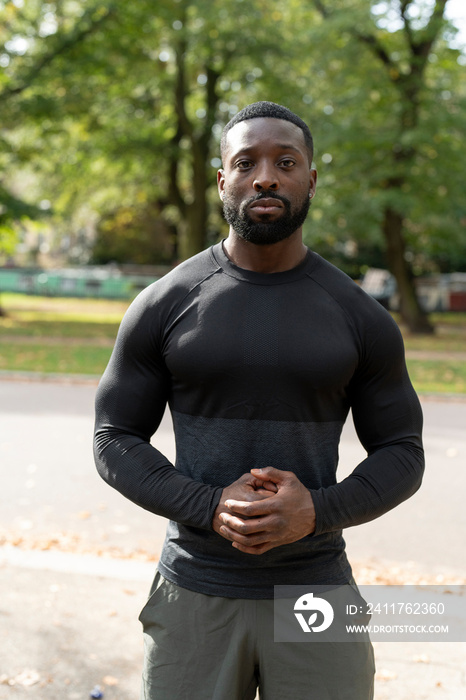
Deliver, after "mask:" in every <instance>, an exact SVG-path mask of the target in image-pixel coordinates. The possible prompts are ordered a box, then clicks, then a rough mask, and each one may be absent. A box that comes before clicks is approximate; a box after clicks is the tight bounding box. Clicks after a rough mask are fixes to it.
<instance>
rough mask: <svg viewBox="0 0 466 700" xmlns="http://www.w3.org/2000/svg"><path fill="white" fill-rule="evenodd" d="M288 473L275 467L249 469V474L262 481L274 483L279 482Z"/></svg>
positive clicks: (287, 475)
mask: <svg viewBox="0 0 466 700" xmlns="http://www.w3.org/2000/svg"><path fill="white" fill-rule="evenodd" d="M290 473H292V472H286V471H283V470H282V469H275V467H264V468H263V469H251V474H252V475H253V476H255V477H257V478H259V479H262V480H263V481H272V482H274V483H275V484H281V483H283V481H284V480H285V479H286V478H287V477H289V475H290Z"/></svg>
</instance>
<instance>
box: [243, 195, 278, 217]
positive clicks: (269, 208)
mask: <svg viewBox="0 0 466 700" xmlns="http://www.w3.org/2000/svg"><path fill="white" fill-rule="evenodd" d="M250 209H254V211H255V212H256V213H257V214H272V213H273V212H275V211H277V210H278V209H283V203H282V202H281V201H280V200H279V199H275V198H274V197H264V198H262V199H256V200H254V202H252V204H250Z"/></svg>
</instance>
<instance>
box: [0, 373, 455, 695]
mask: <svg viewBox="0 0 466 700" xmlns="http://www.w3.org/2000/svg"><path fill="white" fill-rule="evenodd" d="M94 392H95V386H93V385H92V384H82V385H75V384H64V383H47V382H12V381H5V380H4V381H0V414H1V415H0V460H1V468H2V474H3V477H4V478H3V488H2V490H1V492H0V533H3V535H4V537H5V541H7V542H8V541H9V542H12V541H14V540H15V538H16V541H17V542H18V543H21V542H22V543H23V545H24V548H18V547H11V546H4V547H0V649H1V650H2V658H1V661H0V700H4V699H5V700H23V699H24V700H26V698H28V699H30V698H31V699H33V700H80V699H81V698H82V699H84V698H87V697H88V696H89V691H90V690H91V689H92V688H93V686H94V685H96V684H100V685H101V686H102V687H103V688H104V690H105V700H135V698H136V697H137V695H138V687H139V671H140V665H141V654H142V649H141V635H140V628H139V623H138V622H137V613H138V611H139V610H140V608H141V607H142V605H143V603H144V600H145V596H146V592H147V590H148V587H149V584H150V580H151V577H152V574H153V568H154V564H153V563H148V562H146V563H144V562H143V561H137V560H132V561H128V560H126V561H124V560H123V561H121V560H119V561H118V560H117V561H115V560H113V559H105V558H104V555H108V554H109V553H110V554H111V553H112V548H113V549H114V550H115V551H114V553H117V552H116V550H118V553H121V551H122V550H123V553H125V552H126V554H127V555H129V554H130V553H134V552H135V550H137V549H139V550H141V551H142V552H150V553H151V554H152V555H154V556H156V555H157V553H158V552H159V551H160V546H161V543H162V539H163V531H164V521H163V519H162V518H157V517H155V516H152V515H150V514H148V513H145V512H144V511H142V510H141V509H139V508H137V507H136V506H134V505H133V504H131V503H129V502H128V501H126V500H125V499H123V498H122V497H121V496H120V495H119V494H118V493H116V492H114V491H113V490H112V489H110V488H109V487H108V486H107V485H106V484H104V482H102V481H101V480H100V478H99V477H98V476H97V474H96V472H95V469H94V466H93V461H92V454H91V435H92V426H93V396H94ZM423 408H424V414H425V423H426V430H425V443H426V449H427V464H428V466H427V472H426V478H425V481H424V485H423V488H422V489H421V490H420V491H419V492H418V494H417V495H416V496H415V497H414V498H413V499H410V500H409V501H408V502H407V503H405V504H403V505H402V506H400V507H399V508H397V509H396V510H395V511H393V512H392V513H389V514H387V515H385V516H384V517H383V518H380V519H379V520H377V521H374V522H373V523H369V524H367V525H365V526H361V527H359V528H353V529H350V530H348V531H347V532H346V539H347V542H348V550H349V553H350V558H351V559H352V560H354V561H369V562H372V563H373V564H374V566H376V567H377V568H378V570H379V571H382V572H383V571H386V569H387V568H388V567H389V566H392V564H389V563H388V562H394V564H393V565H395V566H398V567H400V568H401V569H403V568H405V569H409V570H412V571H421V570H422V571H425V572H427V573H429V574H432V575H434V574H438V575H444V576H445V575H446V576H448V575H451V576H452V577H454V576H459V575H462V576H463V577H464V576H465V574H466V561H465V551H466V549H465V547H464V534H465V532H466V509H465V508H464V494H465V486H466V473H465V469H464V466H465V458H466V431H465V430H464V426H465V424H466V404H465V403H462V402H455V401H448V402H438V401H432V400H430V401H425V402H423ZM156 442H157V445H158V446H159V447H160V448H161V449H162V450H164V451H165V453H166V454H167V455H168V456H169V457H171V458H173V455H174V445H173V437H172V432H171V426H170V421H169V419H168V418H165V419H164V422H163V425H162V427H161V430H160V431H159V433H158V435H157V437H156ZM362 456H363V454H362V450H361V448H360V446H359V445H358V442H357V439H356V437H355V435H354V431H353V429H352V428H351V426H350V425H349V426H348V427H347V428H346V429H345V432H344V435H343V440H342V445H341V475H342V476H344V474H345V473H348V472H349V471H350V470H351V468H352V467H353V465H354V464H355V463H356V462H357V461H358V460H359V459H360V458H361V457H362ZM54 539H55V544H54V542H53V540H54ZM38 544H39V545H41V546H42V547H47V546H50V547H51V549H50V550H49V551H35V550H32V551H31V549H30V547H31V546H35V545H38ZM56 547H58V548H60V547H61V548H62V550H63V551H61V552H60V551H56ZM86 551H90V552H94V553H99V552H100V554H101V556H99V557H90V558H89V557H88V556H84V555H83V554H82V552H86ZM376 655H377V666H378V675H377V686H376V688H377V690H376V700H437V699H438V700H464V698H465V697H466V663H465V660H466V643H463V644H461V643H450V644H441V643H430V644H422V643H408V644H407V643H392V644H389V643H378V644H377V645H376Z"/></svg>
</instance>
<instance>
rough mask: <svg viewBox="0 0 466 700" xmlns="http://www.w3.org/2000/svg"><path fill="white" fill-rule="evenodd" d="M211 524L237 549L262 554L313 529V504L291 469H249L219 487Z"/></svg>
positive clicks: (295, 539)
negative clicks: (228, 484) (248, 471)
mask: <svg viewBox="0 0 466 700" xmlns="http://www.w3.org/2000/svg"><path fill="white" fill-rule="evenodd" d="M212 527H213V529H214V530H215V532H218V534H219V535H221V536H222V537H225V539H227V540H230V541H231V542H232V543H233V547H236V549H239V550H240V551H241V552H245V553H247V554H263V553H264V552H267V551H268V550H269V549H273V548H274V547H279V546H280V545H282V544H290V543H291V542H296V541H297V540H300V539H301V538H302V537H305V536H306V535H309V534H311V533H312V532H314V529H315V510H314V504H313V502H312V497H311V494H310V492H309V490H308V489H307V488H306V487H305V486H304V484H302V483H301V481H299V479H298V477H297V476H296V474H294V473H293V472H288V471H282V470H281V469H275V468H273V467H266V468H265V469H251V473H250V474H244V475H243V476H241V477H240V478H239V479H238V480H237V481H235V482H233V484H230V486H227V487H226V488H224V489H223V492H222V497H221V499H220V502H219V504H218V506H217V509H216V511H215V514H214V518H213V521H212Z"/></svg>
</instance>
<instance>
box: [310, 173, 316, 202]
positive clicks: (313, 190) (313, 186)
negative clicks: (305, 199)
mask: <svg viewBox="0 0 466 700" xmlns="http://www.w3.org/2000/svg"><path fill="white" fill-rule="evenodd" d="M316 184H317V170H315V169H314V168H311V169H310V170H309V197H310V198H311V199H312V198H313V196H314V195H315V193H316Z"/></svg>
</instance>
